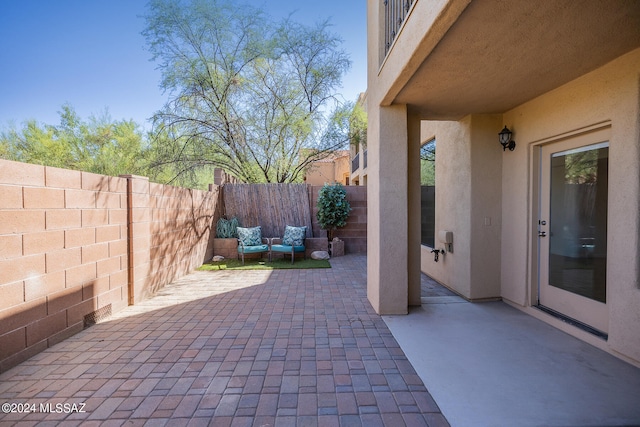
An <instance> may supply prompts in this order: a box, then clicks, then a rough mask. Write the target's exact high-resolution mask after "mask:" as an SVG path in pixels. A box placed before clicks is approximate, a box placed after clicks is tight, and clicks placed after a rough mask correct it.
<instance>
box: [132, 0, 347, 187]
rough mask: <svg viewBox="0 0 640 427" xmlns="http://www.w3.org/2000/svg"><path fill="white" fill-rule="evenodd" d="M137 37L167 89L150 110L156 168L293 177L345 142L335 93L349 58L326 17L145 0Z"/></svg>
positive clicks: (246, 177)
mask: <svg viewBox="0 0 640 427" xmlns="http://www.w3.org/2000/svg"><path fill="white" fill-rule="evenodd" d="M143 35H144V36H145V38H146V41H147V45H148V48H149V51H150V52H151V53H152V55H153V60H155V61H156V62H157V63H158V67H159V69H160V70H161V72H162V82H161V87H162V88H163V89H164V90H165V91H166V92H167V93H168V94H169V101H168V102H167V103H166V105H165V106H164V108H163V109H162V110H161V111H159V112H157V113H156V114H155V116H154V130H155V133H156V137H157V138H159V139H160V140H162V143H158V144H157V147H158V149H159V150H158V156H157V157H156V161H155V164H158V165H165V166H166V165H168V164H174V165H175V168H174V170H175V172H176V173H187V172H189V171H192V170H194V169H197V168H200V167H203V166H205V165H215V166H219V167H222V168H224V169H225V170H226V171H227V172H229V173H231V174H232V175H235V176H236V177H237V178H239V179H240V180H242V181H245V182H295V181H299V180H300V179H301V178H302V175H303V171H304V170H305V169H306V168H308V167H309V166H310V163H311V162H313V161H315V160H319V159H321V158H324V157H326V156H327V155H328V154H329V153H330V152H331V151H332V150H335V149H338V148H342V147H344V146H345V145H346V143H348V140H349V135H348V127H345V126H344V122H343V121H341V116H340V114H342V110H341V109H339V108H338V109H336V106H339V103H338V101H337V97H336V90H337V88H338V87H339V86H340V83H341V79H342V75H343V74H344V73H345V72H346V70H347V69H348V68H349V66H350V61H349V59H348V57H347V55H346V53H345V52H344V51H342V50H340V43H341V40H340V39H339V37H337V36H336V35H333V34H332V33H331V32H330V31H329V23H328V22H327V21H323V22H320V23H318V24H317V25H314V26H305V25H301V24H299V23H296V22H294V21H293V20H292V19H290V18H288V19H285V20H283V21H281V22H279V23H274V22H273V20H271V19H269V17H268V16H267V15H266V14H265V13H264V11H262V10H261V9H256V8H253V7H251V6H249V5H242V4H238V3H236V2H231V1H227V0H210V1H205V0H184V1H183V0H152V1H151V2H150V4H149V13H148V15H147V16H146V29H145V31H144V32H143ZM303 149H304V150H303ZM301 151H302V152H303V153H304V154H302V155H301V154H300V153H301Z"/></svg>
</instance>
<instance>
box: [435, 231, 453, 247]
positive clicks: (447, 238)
mask: <svg viewBox="0 0 640 427" xmlns="http://www.w3.org/2000/svg"><path fill="white" fill-rule="evenodd" d="M438 240H439V241H440V243H444V246H445V248H446V249H447V252H453V232H452V231H446V230H440V231H439V232H438Z"/></svg>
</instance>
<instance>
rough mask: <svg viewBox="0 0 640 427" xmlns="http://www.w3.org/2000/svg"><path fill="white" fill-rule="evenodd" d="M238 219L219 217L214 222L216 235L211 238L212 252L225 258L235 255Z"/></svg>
mask: <svg viewBox="0 0 640 427" xmlns="http://www.w3.org/2000/svg"><path fill="white" fill-rule="evenodd" d="M239 225H240V224H239V222H238V219H237V218H236V217H233V218H231V219H226V218H220V219H219V220H218V222H217V223H216V237H215V239H213V253H214V254H215V255H222V256H224V257H225V258H232V257H235V256H237V248H238V230H237V228H238V226H239Z"/></svg>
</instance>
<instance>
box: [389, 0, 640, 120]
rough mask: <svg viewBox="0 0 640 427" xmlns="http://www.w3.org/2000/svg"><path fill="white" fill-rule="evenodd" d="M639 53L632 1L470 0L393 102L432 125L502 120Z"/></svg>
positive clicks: (638, 8)
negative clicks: (476, 118)
mask: <svg viewBox="0 0 640 427" xmlns="http://www.w3.org/2000/svg"><path fill="white" fill-rule="evenodd" d="M399 41H400V42H401V39H400V40H399ZM638 47H640V1H638V0H584V1H575V0H542V1H531V0H505V1H500V0H493V1H491V0H489V1H487V0H476V1H472V2H471V3H470V4H469V5H468V6H467V7H466V8H465V9H464V11H463V12H462V14H461V15H460V16H459V17H458V19H457V20H456V21H455V22H454V23H453V25H452V26H451V27H450V28H449V30H448V31H447V32H446V33H445V34H444V36H443V37H442V38H441V39H440V40H439V42H438V44H437V45H436V47H435V48H434V49H433V50H431V52H430V53H429V55H428V56H427V57H426V58H425V59H424V60H423V61H422V63H421V65H420V66H419V67H418V68H417V70H416V72H415V73H414V74H413V75H412V76H411V77H410V78H409V79H408V81H407V83H406V84H405V85H404V86H403V87H402V89H400V91H399V92H398V94H397V96H395V98H394V99H393V103H399V104H407V105H408V107H409V109H410V111H412V112H413V113H416V114H419V115H420V116H421V117H422V118H424V119H431V120H438V119H439V120H458V119H460V118H462V117H464V116H466V115H469V114H496V113H503V112H505V111H508V110H510V109H512V108H514V107H516V106H518V105H520V104H522V103H524V102H526V101H528V100H531V99H533V98H535V97H537V96H540V95H542V94H544V93H546V92H548V91H550V90H553V89H555V88H557V87H559V86H561V85H563V84H565V83H567V82H569V81H571V80H574V79H576V78H577V77H579V76H581V75H584V74H586V73H588V72H590V71H592V70H594V69H596V68H598V67H600V66H602V65H604V64H606V63H607V62H610V61H612V60H613V59H615V58H617V57H619V56H621V55H623V54H625V53H627V52H629V51H631V50H633V49H635V48H638Z"/></svg>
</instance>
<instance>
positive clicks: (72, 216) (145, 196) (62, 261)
mask: <svg viewBox="0 0 640 427" xmlns="http://www.w3.org/2000/svg"><path fill="white" fill-rule="evenodd" d="M218 194H219V191H218V187H217V186H212V188H211V191H208V192H207V191H195V190H189V189H183V188H176V187H171V186H163V185H158V184H151V183H149V180H148V179H147V178H146V177H139V176H132V175H128V176H123V177H108V176H103V175H96V174H91V173H86V172H79V171H70V170H64V169H57V168H51V167H45V166H39V165H31V164H25V163H18V162H10V161H6V160H1V159H0V372H3V371H6V370H7V369H9V368H11V367H12V366H15V365H17V364H18V363H20V362H22V361H24V360H26V359H28V358H29V357H31V356H33V355H34V354H37V353H39V352H40V351H42V350H44V349H46V348H47V347H49V346H51V345H53V344H55V343H57V342H59V341H62V340H64V339H65V338H67V337H69V336H71V335H73V334H75V333H77V332H79V331H81V330H83V329H84V328H85V327H86V326H89V325H91V324H93V323H95V322H97V321H100V320H101V319H103V318H106V317H108V316H109V315H110V314H111V313H114V312H117V311H118V310H121V309H122V308H124V307H126V306H127V305H129V304H135V303H137V302H139V301H141V300H142V299H144V298H147V297H148V296H150V295H152V294H153V293H154V292H155V291H157V290H158V289H160V288H162V287H163V286H164V285H165V284H167V283H169V282H171V281H172V280H174V279H176V278H178V277H180V276H182V275H184V274H187V273H188V272H190V271H191V270H193V269H194V268H196V267H197V266H199V265H200V264H201V263H202V262H203V261H204V260H205V259H208V258H211V256H212V255H213V242H212V240H213V239H210V237H213V236H211V235H210V230H211V229H212V226H214V224H215V222H216V221H217V217H216V215H218V214H217V210H218V207H219V206H220V205H221V204H220V203H218Z"/></svg>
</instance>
